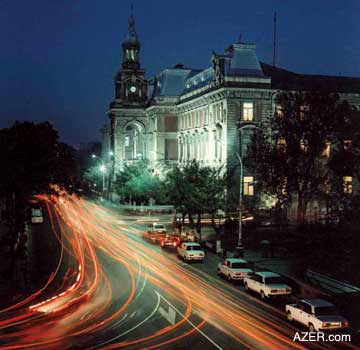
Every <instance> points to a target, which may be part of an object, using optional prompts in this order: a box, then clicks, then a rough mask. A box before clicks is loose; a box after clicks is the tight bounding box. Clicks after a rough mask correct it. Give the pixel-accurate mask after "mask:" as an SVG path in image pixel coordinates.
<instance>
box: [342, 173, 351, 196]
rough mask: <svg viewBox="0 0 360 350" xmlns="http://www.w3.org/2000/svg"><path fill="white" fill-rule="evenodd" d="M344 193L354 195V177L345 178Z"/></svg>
mask: <svg viewBox="0 0 360 350" xmlns="http://www.w3.org/2000/svg"><path fill="white" fill-rule="evenodd" d="M343 184H344V193H352V176H344V177H343Z"/></svg>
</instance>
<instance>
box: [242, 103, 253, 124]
mask: <svg viewBox="0 0 360 350" xmlns="http://www.w3.org/2000/svg"><path fill="white" fill-rule="evenodd" d="M243 120H246V121H248V122H249V121H252V120H254V104H253V103H252V102H245V103H244V104H243Z"/></svg>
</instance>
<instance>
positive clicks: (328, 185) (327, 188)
mask: <svg viewBox="0 0 360 350" xmlns="http://www.w3.org/2000/svg"><path fill="white" fill-rule="evenodd" d="M324 190H325V193H327V194H329V193H330V191H331V181H330V179H329V178H328V177H327V178H326V179H325V181H324Z"/></svg>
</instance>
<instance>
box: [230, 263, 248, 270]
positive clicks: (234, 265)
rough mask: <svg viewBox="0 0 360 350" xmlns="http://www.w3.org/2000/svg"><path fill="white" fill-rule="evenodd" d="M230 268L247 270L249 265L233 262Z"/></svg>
mask: <svg viewBox="0 0 360 350" xmlns="http://www.w3.org/2000/svg"><path fill="white" fill-rule="evenodd" d="M231 267H232V268H233V269H248V268H249V264H248V263H244V262H234V263H232V264H231Z"/></svg>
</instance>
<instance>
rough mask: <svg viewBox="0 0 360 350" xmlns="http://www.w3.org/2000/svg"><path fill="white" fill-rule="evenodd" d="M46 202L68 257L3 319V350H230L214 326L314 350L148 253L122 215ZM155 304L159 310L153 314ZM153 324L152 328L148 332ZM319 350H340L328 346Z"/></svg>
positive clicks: (244, 340)
mask: <svg viewBox="0 0 360 350" xmlns="http://www.w3.org/2000/svg"><path fill="white" fill-rule="evenodd" d="M38 197H39V199H41V200H43V201H44V202H45V203H46V207H47V210H48V217H49V220H50V221H51V227H52V230H53V233H54V234H55V235H56V237H57V239H58V240H59V242H60V244H61V247H62V254H61V257H60V260H59V263H58V267H57V269H56V270H55V271H54V273H53V274H51V276H49V278H48V281H47V283H46V284H45V285H44V287H43V288H42V289H40V290H39V291H37V292H36V293H34V294H32V295H31V296H29V297H27V298H26V299H25V300H23V301H21V302H19V303H17V304H15V305H12V306H11V307H8V308H6V309H4V310H0V331H1V332H2V333H1V335H0V350H5V349H26V350H28V349H49V350H50V349H51V350H55V349H68V348H71V346H74V344H79V346H81V344H83V343H85V344H86V345H83V349H123V348H127V349H160V348H161V347H162V346H164V347H167V348H168V347H169V346H170V345H171V344H174V349H177V348H178V347H176V346H175V344H176V343H177V342H181V341H182V340H183V339H185V338H191V337H192V336H194V335H195V334H198V335H200V336H202V337H204V339H206V341H207V342H208V345H209V347H208V348H209V349H211V348H218V349H227V347H226V344H219V342H216V341H215V340H214V339H213V338H212V336H211V335H208V334H207V333H206V331H205V329H206V327H212V328H213V329H216V330H218V331H219V332H221V333H222V334H224V335H225V336H226V337H228V338H229V339H231V340H232V341H233V342H235V343H237V344H238V346H239V347H238V348H239V349H265V350H272V349H274V350H289V349H307V347H305V346H304V345H302V344H299V343H295V342H293V341H292V337H293V335H294V333H295V331H297V329H296V328H295V327H294V326H292V325H291V324H289V323H287V322H286V320H285V318H284V316H283V313H282V312H281V311H279V310H278V309H276V308H274V307H272V306H271V305H268V304H264V303H263V302H262V301H260V300H257V299H255V298H253V297H249V296H248V295H246V294H244V293H242V292H241V291H239V290H237V289H235V288H234V287H229V286H228V285H226V288H221V286H222V284H223V282H222V281H219V280H218V279H217V278H216V277H212V276H210V275H207V274H205V273H203V272H199V271H198V273H195V272H194V269H193V268H192V267H190V268H184V267H183V266H181V264H179V262H178V260H176V259H175V258H174V257H173V256H171V255H167V254H163V253H162V252H160V251H158V250H156V249H154V248H153V246H151V245H148V244H145V243H144V242H143V241H142V239H141V238H140V237H141V236H142V232H141V231H140V230H137V229H134V228H131V227H129V225H128V224H127V223H126V222H123V221H121V220H120V219H119V217H118V215H117V214H116V213H112V212H111V211H109V210H105V209H103V208H102V207H100V206H98V205H96V204H94V203H92V202H89V201H86V200H84V199H78V198H77V197H75V196H69V195H67V194H65V193H63V194H62V196H61V197H55V196H54V197H48V196H38ZM57 228H58V229H57ZM61 267H62V269H61ZM61 270H63V271H64V270H65V271H66V273H65V274H64V273H62V274H61V273H60V271H61ZM55 281H60V282H61V283H57V285H58V288H57V290H56V291H54V288H51V289H49V287H51V286H53V285H54V283H55ZM212 282H214V283H212ZM215 282H216V283H215ZM224 286H225V284H224ZM50 291H51V295H50V294H49V293H50ZM242 296H244V298H242ZM249 299H250V300H251V303H250V302H249ZM152 301H154V303H153V305H154V307H148V306H144V305H145V304H146V303H151V302H152ZM160 304H161V305H162V306H161V307H162V308H164V307H166V308H169V312H168V315H169V316H168V318H169V320H170V321H169V322H164V323H156V324H160V325H161V326H159V328H158V329H156V330H155V331H154V325H155V323H154V322H155V321H154V320H155V318H156V317H155V315H156V316H159V315H160V312H159V310H160ZM163 310H164V309H163ZM138 314H141V316H137V315H138ZM163 314H164V315H165V316H166V315H167V312H165V311H163ZM129 315H130V316H129ZM134 315H135V317H134V318H132V317H133V316H134ZM137 317H141V318H140V319H137ZM135 319H136V320H138V321H137V323H136V322H135V324H134V323H133V321H132V320H135ZM164 321H165V318H164ZM131 322H132V323H131ZM129 323H131V324H129ZM148 323H151V324H152V327H145V326H146V325H147V324H148ZM127 324H129V325H127ZM164 325H165V326H164ZM140 330H141V332H140ZM89 334H92V337H93V338H91V339H92V340H89V339H90V338H89ZM97 335H98V338H96V336H97ZM95 338H96V339H95ZM94 339H95V340H94ZM343 345H344V346H343V348H344V349H345V348H349V349H351V348H352V349H355V348H356V347H355V346H353V345H351V344H343ZM180 347H181V346H180ZM80 348H81V347H80ZM311 348H314V349H333V347H332V346H331V344H326V343H316V344H311Z"/></svg>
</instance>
